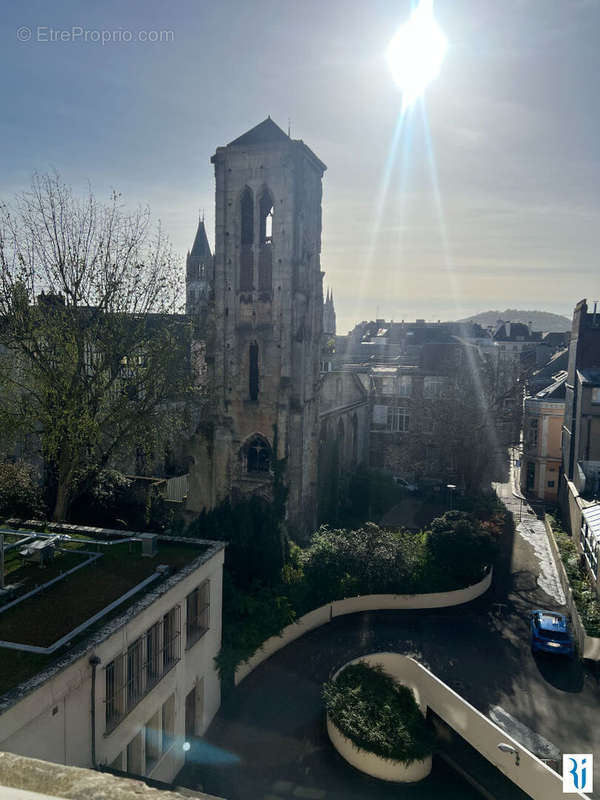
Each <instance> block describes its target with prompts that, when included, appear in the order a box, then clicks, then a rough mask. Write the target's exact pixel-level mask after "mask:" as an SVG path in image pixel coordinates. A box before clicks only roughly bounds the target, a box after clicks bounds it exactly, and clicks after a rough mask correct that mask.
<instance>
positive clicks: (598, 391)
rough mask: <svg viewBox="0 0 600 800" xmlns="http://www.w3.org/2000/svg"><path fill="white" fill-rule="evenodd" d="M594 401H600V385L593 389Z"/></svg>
mask: <svg viewBox="0 0 600 800" xmlns="http://www.w3.org/2000/svg"><path fill="white" fill-rule="evenodd" d="M592 403H600V387H598V388H596V387H594V388H593V389H592Z"/></svg>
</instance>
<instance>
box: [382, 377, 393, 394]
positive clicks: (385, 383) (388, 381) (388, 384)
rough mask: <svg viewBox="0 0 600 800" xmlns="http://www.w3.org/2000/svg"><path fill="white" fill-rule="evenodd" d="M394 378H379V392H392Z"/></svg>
mask: <svg viewBox="0 0 600 800" xmlns="http://www.w3.org/2000/svg"><path fill="white" fill-rule="evenodd" d="M395 382H396V381H395V379H394V378H382V379H381V393H382V394H394V390H395V386H394V384H395Z"/></svg>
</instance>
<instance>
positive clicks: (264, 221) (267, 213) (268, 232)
mask: <svg viewBox="0 0 600 800" xmlns="http://www.w3.org/2000/svg"><path fill="white" fill-rule="evenodd" d="M258 208H259V240H258V241H259V245H260V250H259V254H258V290H259V291H260V292H270V291H271V289H272V284H273V198H272V197H271V193H270V192H269V190H268V189H265V191H264V192H263V194H262V195H261V198H260V201H259V204H258Z"/></svg>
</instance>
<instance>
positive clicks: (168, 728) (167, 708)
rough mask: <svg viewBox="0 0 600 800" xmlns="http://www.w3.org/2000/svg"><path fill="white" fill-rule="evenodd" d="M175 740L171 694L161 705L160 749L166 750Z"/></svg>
mask: <svg viewBox="0 0 600 800" xmlns="http://www.w3.org/2000/svg"><path fill="white" fill-rule="evenodd" d="M174 741H175V695H174V694H172V695H171V696H170V697H169V698H167V700H165V702H164V703H163V706H162V751H163V753H166V751H167V750H168V749H169V748H170V747H171V745H172V744H173V742H174Z"/></svg>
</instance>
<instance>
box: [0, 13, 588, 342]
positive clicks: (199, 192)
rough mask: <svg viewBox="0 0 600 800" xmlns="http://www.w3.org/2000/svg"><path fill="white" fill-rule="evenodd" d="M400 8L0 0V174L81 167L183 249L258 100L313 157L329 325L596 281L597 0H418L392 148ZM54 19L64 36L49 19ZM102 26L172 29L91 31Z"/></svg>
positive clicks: (12, 180)
mask: <svg viewBox="0 0 600 800" xmlns="http://www.w3.org/2000/svg"><path fill="white" fill-rule="evenodd" d="M409 11H410V2H408V0H395V1H392V0H370V2H367V3H365V2H358V0H352V2H350V1H349V0H347V1H345V2H341V1H340V0H295V1H294V2H292V0H267V1H266V2H260V3H258V2H253V0H241V1H240V2H233V1H232V0H211V2H210V3H209V2H204V0H200V1H198V2H191V1H190V0H174V1H173V2H164V0H160V2H159V1H158V0H126V1H125V0H118V2H116V1H114V0H104V1H102V0H100V1H99V2H94V3H91V2H88V3H82V2H81V0H79V2H66V1H65V0H56V2H53V3H52V4H50V3H48V2H31V1H30V0H24V2H21V3H19V4H16V3H10V4H9V3H5V4H4V6H3V20H2V23H1V28H0V31H1V37H2V38H1V43H2V47H1V53H2V56H1V57H2V59H3V60H4V65H3V70H2V76H3V93H2V94H3V96H2V101H3V102H2V115H1V117H0V130H1V131H2V147H1V148H0V167H1V172H0V174H1V175H2V184H1V196H2V197H3V198H5V199H6V198H8V197H10V196H11V195H12V194H13V193H14V192H15V191H18V190H20V189H23V188H26V186H27V184H28V182H29V177H30V175H31V173H32V171H33V170H34V169H36V170H39V171H46V170H48V169H50V168H56V169H58V171H59V172H60V173H61V174H62V176H63V177H64V179H65V180H66V181H67V182H69V183H71V184H73V186H74V187H75V189H76V190H84V189H85V181H86V180H87V179H89V180H90V181H91V182H92V185H93V187H94V188H95V190H96V192H97V194H98V195H100V196H101V197H106V196H107V195H108V191H109V189H110V188H111V187H115V188H117V189H119V190H120V191H121V192H122V193H123V194H124V196H125V198H126V200H127V202H128V203H129V204H131V205H136V204H138V203H141V204H149V205H150V207H151V208H152V211H153V213H154V214H155V215H156V216H158V217H160V218H161V219H162V221H163V223H164V226H165V228H166V230H167V232H168V233H169V235H170V237H171V239H172V241H173V243H174V245H175V248H176V249H177V250H178V251H179V252H181V253H184V252H185V250H186V249H188V248H189V247H190V246H191V243H192V240H193V236H194V232H195V227H196V222H197V216H198V210H199V209H201V208H204V209H205V212H206V223H207V229H208V232H209V238H210V240H211V244H212V241H213V223H214V212H213V205H214V183H213V172H212V166H211V164H210V161H209V159H210V156H211V155H212V153H213V152H214V151H215V148H216V147H217V146H219V145H222V144H226V143H227V142H228V141H231V140H232V139H234V138H235V137H236V136H238V135H239V134H240V133H242V132H244V131H245V130H247V129H248V128H250V127H252V126H253V125H255V124H257V123H258V122H260V121H261V120H262V119H264V118H265V117H266V116H267V114H270V115H271V116H272V117H273V119H274V120H275V121H276V122H278V123H279V124H280V125H281V126H282V127H283V128H284V129H285V128H287V124H288V118H291V129H292V136H293V137H294V138H302V139H303V140H304V141H305V142H306V143H307V144H308V145H309V147H311V148H312V149H313V150H314V151H315V152H316V153H317V155H318V156H319V157H320V158H321V159H322V160H323V161H325V163H326V164H327V165H328V171H327V172H326V174H325V180H324V206H323V251H322V267H323V270H324V271H325V272H326V277H325V283H326V285H329V286H331V287H332V289H333V291H334V295H335V301H336V310H337V314H338V331H339V332H344V331H346V330H347V329H348V328H349V327H351V326H352V325H353V324H354V322H356V321H358V320H360V319H366V318H373V317H375V315H376V314H377V315H378V316H383V317H387V318H393V319H396V320H400V319H403V318H405V319H414V318H415V317H425V318H427V319H438V318H457V317H458V316H462V315H464V314H467V313H473V312H476V311H481V310H486V309H489V308H499V309H503V308H506V307H508V306H510V307H518V308H530V309H533V308H539V309H545V310H549V311H555V312H558V313H564V314H566V315H568V316H570V314H571V312H572V308H573V306H574V304H575V303H576V302H577V301H578V300H579V299H581V298H582V297H588V299H590V300H591V299H596V297H597V296H598V295H600V272H599V268H598V254H599V252H600V247H599V245H600V47H599V46H598V41H599V34H600V0H589V1H587V2H586V1H585V0H579V2H577V1H576V0H436V2H435V12H436V17H437V19H438V21H439V23H440V25H441V26H442V28H443V29H444V31H445V33H446V35H447V37H448V39H449V49H448V52H447V55H446V59H445V62H444V64H443V67H442V72H441V74H440V76H439V78H438V79H437V81H436V82H435V83H434V84H432V85H431V86H430V88H429V90H428V92H427V96H426V103H425V110H424V111H423V108H422V107H417V108H415V110H414V113H413V115H412V118H411V119H410V120H407V123H406V126H405V127H404V129H403V131H402V135H401V137H400V141H399V145H398V147H397V149H396V157H395V158H393V157H391V156H390V152H391V143H392V139H393V134H394V129H395V127H396V123H397V120H398V116H399V113H400V107H401V97H400V95H399V93H398V90H397V89H396V87H395V86H394V84H393V82H392V79H391V77H390V74H389V71H388V68H387V65H386V62H385V58H384V53H385V49H386V47H387V45H388V42H389V40H390V39H391V37H392V36H393V34H394V32H395V30H396V28H397V27H398V25H400V24H401V23H402V22H404V21H405V19H406V18H407V16H408V14H409ZM74 27H75V29H76V30H75V31H74V35H75V37H76V41H49V39H50V38H51V37H52V36H53V35H54V36H59V35H58V34H51V33H50V29H53V30H54V31H64V32H66V36H65V34H60V36H63V38H67V39H68V38H70V37H71V38H72V35H73V34H72V29H73V28H74ZM23 28H25V29H27V28H29V29H30V30H31V39H30V40H29V41H18V38H17V29H21V30H20V31H19V33H18V36H20V37H21V38H27V30H25V31H23V30H22V29H23ZM79 29H84V30H85V31H87V36H88V41H87V42H86V41H83V36H84V35H85V34H83V32H81V33H80V32H79ZM119 30H121V31H125V32H131V38H133V39H136V38H138V35H139V32H140V31H144V32H152V31H158V32H160V31H167V32H169V34H168V36H167V37H166V38H169V39H171V41H167V42H156V43H151V42H140V41H131V42H127V41H120V42H119V41H115V42H112V43H106V44H104V45H102V44H101V43H99V42H95V41H93V39H94V38H97V37H98V36H100V35H102V34H101V33H100V32H101V31H107V32H109V34H110V33H111V32H112V31H119ZM142 35H143V34H142ZM153 35H154V34H152V36H153ZM121 38H122V39H123V38H129V33H126V34H125V37H123V35H122V34H121ZM425 119H426V120H427V125H425V122H424V120H425ZM427 127H428V130H429V142H430V146H429V145H428V138H427V133H426V131H427ZM385 175H388V176H389V180H388V183H387V187H388V188H387V192H386V193H385V196H384V193H383V191H382V187H383V186H384V176H385Z"/></svg>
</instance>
